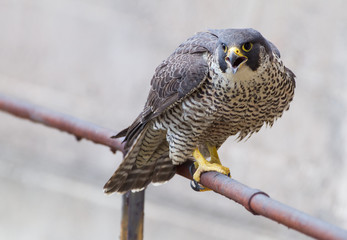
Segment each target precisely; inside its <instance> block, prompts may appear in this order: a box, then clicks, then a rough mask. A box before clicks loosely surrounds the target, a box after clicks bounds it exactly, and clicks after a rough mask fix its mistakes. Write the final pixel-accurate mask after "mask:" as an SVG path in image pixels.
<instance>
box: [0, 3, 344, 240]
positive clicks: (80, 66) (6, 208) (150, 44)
mask: <svg viewBox="0 0 347 240" xmlns="http://www.w3.org/2000/svg"><path fill="white" fill-rule="evenodd" d="M346 8H347V3H346V1H343V0H340V1H338V0H332V1H329V2H327V1H313V0H311V1H299V0H295V1H290V2H285V3H284V2H283V3H282V1H275V0H273V1H259V0H258V1H256V0H253V1H221V0H217V1H198V0H195V1H183V0H171V1H159V0H157V1H140V0H137V1H120V0H119V1H109V0H99V1H96V0H94V1H93V0H70V1H67V0H59V1H44V0H17V1H13V0H0V92H1V93H4V94H8V95H11V96H14V97H18V98H21V99H24V100H27V101H30V102H32V103H36V104H39V105H42V106H45V107H47V108H50V109H53V110H56V111H60V112H63V113H67V114H71V115H73V116H76V117H78V118H81V119H84V120H88V121H91V122H94V123H96V124H98V125H101V126H105V127H108V128H112V129H115V131H118V130H121V129H122V128H124V127H126V126H127V125H129V124H130V123H131V122H132V121H133V120H134V118H135V117H136V116H137V114H138V113H139V112H140V111H141V110H142V107H143V105H144V103H145V100H146V97H147V93H148V90H149V82H150V79H151V76H152V74H153V73H154V69H155V68H156V66H157V65H158V64H159V63H160V62H161V61H162V60H164V59H165V58H166V57H167V56H168V55H169V54H170V53H171V52H172V51H173V50H174V49H175V48H176V47H177V46H178V45H179V44H180V43H181V42H182V41H184V40H185V39H186V38H188V37H189V36H191V35H192V34H193V33H195V32H197V31H202V30H206V29H209V28H231V27H253V28H255V29H257V30H259V31H260V32H261V33H262V34H263V35H264V36H265V37H266V38H268V39H269V40H271V41H272V42H273V43H275V45H276V46H277V47H278V48H279V49H280V51H281V54H282V59H283V60H284V62H285V64H286V65H287V66H288V67H289V68H290V69H292V70H293V71H294V73H295V74H296V76H297V88H296V95H295V98H294V101H293V103H292V104H291V109H290V111H288V112H286V113H285V114H284V116H283V117H282V119H280V120H278V122H276V123H275V125H274V127H273V128H272V129H269V128H264V129H262V130H261V131H260V133H258V134H256V135H254V136H253V137H252V138H251V139H249V140H248V141H246V142H240V143H238V142H236V141H235V139H234V138H230V140H228V141H227V142H226V143H225V144H224V145H223V147H222V148H221V149H220V155H221V159H222V161H223V163H224V164H225V165H226V166H229V167H230V169H231V174H232V176H233V177H234V178H235V179H237V180H239V181H241V182H243V183H245V184H247V185H249V186H251V187H254V188H259V189H262V190H264V191H265V192H267V193H268V194H270V196H271V197H273V198H275V199H277V200H279V201H282V202H284V203H286V204H289V205H290V206H293V207H295V208H298V209H300V210H302V211H305V212H307V213H309V214H312V215H313V216H316V217H319V218H322V219H325V220H327V221H329V222H331V223H333V224H337V225H339V226H342V227H344V228H347V191H346V189H347V188H346V186H347V165H346V164H347V150H346V149H347V127H346V122H347V114H346V112H347V95H346V92H347V86H346V85H347V83H346V82H347V79H346V77H347V68H346V67H345V65H346V63H347V45H346V39H347V15H346V14H345V9H346ZM120 161H121V154H116V155H113V154H111V153H110V151H109V150H108V149H107V148H105V147H103V146H99V145H94V144H92V143H89V142H87V141H82V142H79V143H78V142H76V141H75V139H74V138H73V137H71V136H70V135H68V134H65V133H61V132H59V131H56V130H53V129H48V128H46V127H43V126H41V125H37V124H32V123H30V122H28V121H23V120H21V119H17V118H14V117H12V116H10V115H7V114H5V113H1V112H0V239H7V240H10V239H16V240H17V239H48V238H49V239H52V240H53V239H117V238H118V235H119V225H120V205H121V196H120V195H116V194H115V195H111V196H106V195H104V194H103V192H102V186H103V184H104V183H105V182H106V181H107V180H108V178H109V177H110V176H111V174H112V173H113V171H114V170H115V169H116V167H117V166H118V164H119V163H120ZM145 207H146V210H145V211H146V212H145V239H200V240H201V239H230V238H233V239H308V238H307V237H305V236H303V235H301V234H299V233H297V232H295V231H292V230H288V229H287V228H286V227H283V226H281V225H278V224H275V223H273V222H271V221H268V220H266V219H264V218H261V217H254V216H252V215H251V214H249V213H248V212H247V211H245V210H244V209H243V208H242V207H241V206H239V205H237V204H235V203H234V202H232V201H229V200H227V199H225V198H223V197H221V196H218V195H216V194H213V193H210V192H207V193H196V192H194V191H192V190H191V189H190V186H189V182H188V181H187V180H186V179H183V178H181V177H180V176H176V177H174V178H173V179H172V180H171V181H170V182H169V183H167V184H165V185H162V186H160V187H153V186H150V187H149V188H148V190H147V192H146V206H145Z"/></svg>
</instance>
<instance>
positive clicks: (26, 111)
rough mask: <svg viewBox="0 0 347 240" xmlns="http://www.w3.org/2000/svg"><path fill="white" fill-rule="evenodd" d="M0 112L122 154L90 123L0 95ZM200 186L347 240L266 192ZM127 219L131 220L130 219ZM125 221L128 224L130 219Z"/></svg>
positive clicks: (317, 234)
mask: <svg viewBox="0 0 347 240" xmlns="http://www.w3.org/2000/svg"><path fill="white" fill-rule="evenodd" d="M0 110H3V111H6V112H8V113H11V114H13V115H15V116H18V117H21V118H26V119H30V120H31V121H34V122H38V123H42V124H45V125H46V126H50V127H53V128H58V129H60V130H62V131H67V132H69V133H71V134H73V135H75V136H77V137H78V138H86V139H89V140H91V141H93V142H96V143H99V144H103V145H106V146H108V147H110V148H111V149H113V150H119V151H123V146H122V144H121V143H120V142H119V141H118V140H116V139H110V136H112V135H113V134H114V132H113V131H111V130H108V129H105V128H101V127H99V126H96V125H94V124H92V123H88V122H85V121H81V120H79V119H77V118H74V117H71V116H68V115H64V114H60V113H57V112H53V111H51V110H48V109H45V108H42V107H39V106H36V105H33V104H29V103H26V102H24V101H19V100H17V99H14V98H9V97H6V96H4V95H1V94H0ZM190 164H191V163H190V162H187V163H185V164H183V165H181V166H179V167H178V168H177V173H178V174H180V175H182V176H184V177H186V178H189V179H191V174H190V173H189V170H188V167H189V166H190ZM201 183H202V184H203V185H204V186H206V187H208V188H210V189H212V190H214V191H215V192H217V193H219V194H221V195H223V196H225V197H227V198H230V199H232V200H234V201H235V202H237V203H239V204H241V205H243V206H244V207H245V208H246V209H247V210H248V211H250V212H251V213H253V214H257V215H262V216H264V217H267V218H269V219H272V220H274V221H276V222H278V223H281V224H283V225H285V226H287V227H289V228H293V229H295V230H297V231H299V232H302V233H304V234H306V235H308V236H311V237H314V238H317V239H341V240H342V239H347V231H346V230H344V229H341V228H339V227H337V226H334V225H332V224H329V223H327V222H325V221H322V220H319V219H317V218H314V217H312V216H309V215H307V214H305V213H303V212H301V211H299V210H296V209H294V208H291V207H289V206H286V205H285V204H282V203H280V202H278V201H276V200H273V199H271V198H270V197H268V195H267V194H266V193H264V192H262V191H260V190H257V189H252V188H249V187H248V186H246V185H244V184H242V183H239V182H237V181H236V180H234V179H231V178H229V177H227V176H224V175H222V174H220V173H216V172H207V173H204V174H202V175H201ZM143 194H144V193H143ZM134 203H135V205H136V203H138V200H136V199H134ZM129 208H130V207H129V206H128V209H129ZM131 208H132V207H131ZM139 209H141V208H139ZM140 211H142V210H140ZM129 213H130V212H129V211H128V214H129ZM132 214H135V213H132ZM136 214H137V213H136ZM128 217H129V218H130V216H128ZM134 219H135V217H134ZM137 219H140V218H137ZM128 222H130V220H129V221H128ZM137 226H139V227H137V229H141V231H142V229H143V223H142V225H141V224H139V225H137ZM128 230H129V228H128ZM139 231H140V230H139Z"/></svg>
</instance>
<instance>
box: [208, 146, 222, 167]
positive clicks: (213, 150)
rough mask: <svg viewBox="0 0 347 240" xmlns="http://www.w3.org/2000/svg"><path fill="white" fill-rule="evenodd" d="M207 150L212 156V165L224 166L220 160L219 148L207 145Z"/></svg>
mask: <svg viewBox="0 0 347 240" xmlns="http://www.w3.org/2000/svg"><path fill="white" fill-rule="evenodd" d="M207 148H208V151H209V152H210V156H211V160H210V163H217V164H219V165H222V163H221V162H220V160H219V156H218V152H217V148H216V147H215V146H211V145H210V144H207Z"/></svg>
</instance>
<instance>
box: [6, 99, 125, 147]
mask: <svg viewBox="0 0 347 240" xmlns="http://www.w3.org/2000/svg"><path fill="white" fill-rule="evenodd" d="M0 110H3V111H5V112H8V113H11V114H12V115H15V116H17V117H20V118H24V119H28V120H31V121H33V122H35V123H41V124H44V125H46V126H48V127H52V128H56V129H59V130H61V131H64V132H68V133H70V134H73V135H75V137H76V139H77V140H81V139H82V138H85V139H88V140H90V141H92V142H94V143H98V144H102V145H106V146H108V147H110V148H111V150H112V151H113V152H115V151H122V152H123V145H122V143H121V142H120V141H117V140H115V139H112V138H111V136H113V135H115V133H116V132H114V131H112V130H110V129H107V128H103V127H99V126H97V125H95V124H93V123H90V122H87V121H83V120H80V119H77V118H75V117H72V116H69V115H67V114H63V113H58V112H55V111H52V110H49V109H46V108H44V107H39V106H37V105H34V104H31V103H28V102H25V101H22V100H19V99H16V98H12V97H9V96H5V95H3V94H1V93H0Z"/></svg>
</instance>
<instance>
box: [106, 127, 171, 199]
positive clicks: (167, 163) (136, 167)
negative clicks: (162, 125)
mask: <svg viewBox="0 0 347 240" xmlns="http://www.w3.org/2000/svg"><path fill="white" fill-rule="evenodd" d="M175 173H176V167H175V166H174V165H173V164H172V161H171V159H170V158H169V145H168V143H167V141H166V138H165V133H163V132H161V131H157V130H156V131H155V130H153V128H151V127H149V126H147V127H146V128H145V129H144V130H143V131H142V132H141V134H140V135H139V136H138V137H137V139H136V140H135V141H134V144H133V145H132V146H131V148H130V149H129V151H128V153H127V154H126V156H125V158H124V160H123V162H122V164H121V165H120V166H119V168H118V169H117V170H116V172H115V173H114V174H113V175H112V177H111V178H110V180H109V181H108V182H107V183H106V184H105V186H104V191H105V193H112V192H120V193H122V192H126V191H129V190H141V189H143V188H145V187H146V186H147V185H148V184H150V183H151V182H158V183H161V182H165V181H168V180H169V179H171V178H172V177H173V176H174V175H175Z"/></svg>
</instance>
